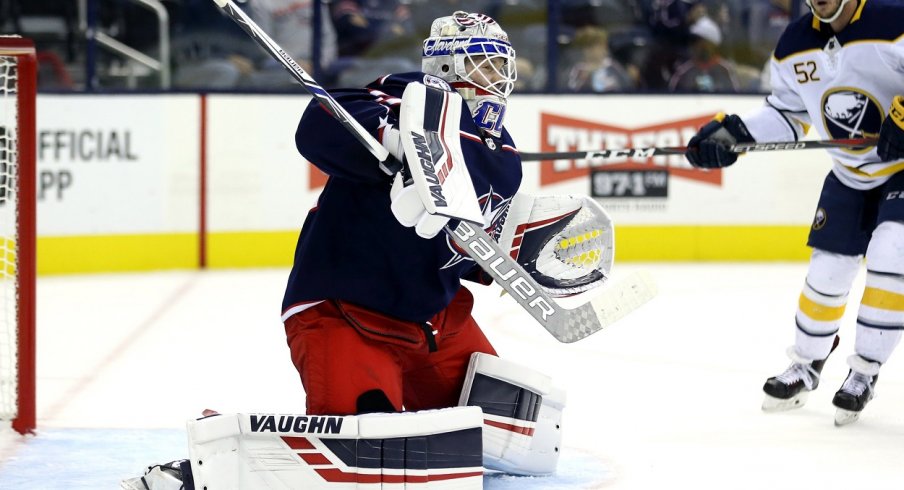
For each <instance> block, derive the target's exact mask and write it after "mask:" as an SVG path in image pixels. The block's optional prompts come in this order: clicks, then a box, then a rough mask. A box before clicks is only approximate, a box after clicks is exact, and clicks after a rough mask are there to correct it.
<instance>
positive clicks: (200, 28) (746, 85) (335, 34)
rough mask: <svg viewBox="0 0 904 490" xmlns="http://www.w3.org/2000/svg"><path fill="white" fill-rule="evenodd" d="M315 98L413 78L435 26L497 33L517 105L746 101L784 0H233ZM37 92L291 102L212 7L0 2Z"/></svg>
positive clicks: (118, 1) (206, 0)
mask: <svg viewBox="0 0 904 490" xmlns="http://www.w3.org/2000/svg"><path fill="white" fill-rule="evenodd" d="M235 1H236V3H237V4H238V5H239V6H240V7H241V8H242V9H243V10H244V11H245V12H246V13H248V14H249V16H251V17H252V18H253V19H254V20H255V21H256V22H257V23H258V24H259V25H260V26H261V27H262V28H263V29H264V30H265V31H266V32H267V33H268V34H269V35H270V36H271V37H272V38H273V39H274V40H275V41H276V42H277V43H279V44H280V45H281V46H282V47H283V48H284V49H285V50H286V51H287V52H288V53H289V54H290V55H292V56H293V57H294V58H295V59H296V61H298V62H299V63H300V64H301V65H302V66H303V67H304V68H305V69H307V70H308V71H309V72H311V73H312V74H313V75H314V77H315V78H316V79H317V80H318V81H319V82H320V83H321V84H322V85H324V86H325V87H327V88H330V87H339V86H361V85H364V84H366V83H368V82H370V81H372V80H374V79H376V78H377V77H379V76H380V75H382V74H385V73H393V72H405V71H416V70H419V68H420V54H421V46H422V41H423V39H424V38H425V37H426V36H427V34H428V32H429V28H430V23H431V22H432V20H433V19H435V18H437V17H441V16H444V15H450V14H451V13H452V12H454V11H456V10H465V11H471V12H483V13H486V14H488V15H490V16H492V17H494V18H495V19H496V20H497V21H499V23H500V24H501V25H502V27H503V29H505V30H506V31H507V32H508V34H509V36H510V38H511V41H512V44H513V45H514V47H515V50H516V53H517V61H518V82H517V90H518V91H520V92H528V93H570V92H586V93H602V92H614V93H635V92H637V93H667V92H675V93H700V92H707V93H758V92H766V91H768V90H769V79H768V78H769V77H768V60H769V58H770V56H771V53H772V49H773V48H774V47H775V43H776V42H777V40H778V38H779V36H780V35H781V33H782V31H783V30H784V28H785V26H787V24H788V22H789V21H790V20H791V19H794V18H796V17H797V16H799V15H802V14H803V13H805V12H807V10H806V7H805V6H804V4H803V1H802V0H800V1H792V0H235ZM0 34H19V35H22V36H25V37H29V38H31V39H33V40H34V41H35V43H36V46H37V49H38V61H39V90H41V91H45V92H58V91H79V92H114V91H143V92H148V91H158V90H165V91H199V90H200V91H215V90H227V91H254V92H268V91H273V92H291V91H295V90H298V89H299V87H298V86H296V85H294V84H295V82H294V80H293V79H292V78H291V77H290V76H289V75H288V74H287V73H285V71H284V69H283V68H282V67H281V66H280V65H278V64H277V63H276V62H275V61H273V60H272V59H271V58H270V57H269V56H268V55H267V54H266V53H265V52H264V51H263V50H262V49H261V48H259V47H258V46H257V45H256V44H255V43H254V42H253V41H252V40H251V39H250V38H249V37H248V36H247V35H246V34H245V33H243V32H242V31H241V29H240V28H239V27H238V26H237V25H235V23H234V22H233V21H232V20H231V19H229V18H228V17H226V16H225V15H223V14H222V13H221V12H220V9H218V8H217V7H216V5H215V4H214V3H213V1H212V0H0Z"/></svg>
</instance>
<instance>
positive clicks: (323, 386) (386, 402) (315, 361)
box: [285, 301, 402, 415]
mask: <svg viewBox="0 0 904 490" xmlns="http://www.w3.org/2000/svg"><path fill="white" fill-rule="evenodd" d="M285 327H286V341H287V343H288V345H289V350H290V354H291V356H292V362H293V364H294V365H295V368H296V369H297V370H298V372H299V374H300V376H301V382H302V384H303V385H304V388H305V394H306V396H307V400H306V412H307V413H308V414H312V415H313V414H328V415H352V414H357V413H367V412H392V411H401V410H402V385H401V379H402V378H401V368H400V366H399V365H398V363H397V360H396V355H395V354H394V352H393V351H392V346H391V345H387V344H384V343H381V342H379V341H376V340H373V339H370V338H366V337H364V336H363V335H362V334H361V332H360V331H359V330H357V329H355V328H354V327H353V326H352V325H350V324H349V321H348V320H347V319H346V318H345V317H344V316H343V315H342V312H341V311H340V310H339V308H338V306H337V305H336V304H335V303H333V302H331V301H324V302H322V303H320V304H318V305H316V306H314V307H312V308H309V309H307V310H304V311H301V312H299V313H296V314H295V315H293V316H291V317H289V318H288V319H287V320H286V322H285Z"/></svg>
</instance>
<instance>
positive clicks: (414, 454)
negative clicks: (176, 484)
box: [188, 407, 483, 490]
mask: <svg viewBox="0 0 904 490" xmlns="http://www.w3.org/2000/svg"><path fill="white" fill-rule="evenodd" d="M482 420H483V417H482V415H481V413H480V410H479V409H477V408H476V407H454V408H448V409H442V410H425V411H421V412H409V413H378V414H367V415H357V416H343V417H340V416H321V415H275V414H231V415H216V416H213V417H207V418H203V419H199V420H191V421H189V422H188V440H189V456H190V461H191V468H192V473H193V476H194V483H195V488H198V489H203V488H207V489H210V490H238V489H249V490H265V489H286V490H289V489H298V488H305V489H327V490H339V489H357V488H363V487H364V486H366V488H380V485H381V484H384V485H385V484H398V485H399V488H403V485H404V488H408V489H415V488H416V489H424V490H430V489H439V488H443V489H446V488H456V489H479V488H482V486H483V467H482V460H481V445H482V437H481V424H482Z"/></svg>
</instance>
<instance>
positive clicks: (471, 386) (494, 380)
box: [459, 352, 565, 475]
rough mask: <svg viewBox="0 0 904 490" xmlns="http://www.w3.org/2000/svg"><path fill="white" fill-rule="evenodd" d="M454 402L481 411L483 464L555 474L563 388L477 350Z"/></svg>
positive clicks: (511, 470)
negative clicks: (477, 408)
mask: <svg viewBox="0 0 904 490" xmlns="http://www.w3.org/2000/svg"><path fill="white" fill-rule="evenodd" d="M459 405H472V406H478V407H480V408H481V409H482V410H483V424H484V426H483V465H484V466H485V467H486V468H488V469H492V470H498V471H503V472H505V473H511V474H516V475H548V474H551V473H553V472H555V469H556V465H557V464H558V461H559V446H560V444H561V441H562V409H563V408H564V407H565V392H564V391H563V390H561V389H558V388H555V387H554V386H552V381H551V380H550V378H549V377H548V376H546V375H543V374H541V373H538V372H537V371H534V370H532V369H529V368H526V367H524V366H520V365H518V364H515V363H512V362H509V361H506V360H503V359H500V358H498V357H496V356H492V355H489V354H483V353H479V352H478V353H474V354H472V355H471V362H470V365H469V366H468V373H467V375H466V377H465V384H464V387H463V388H462V393H461V398H460V400H459Z"/></svg>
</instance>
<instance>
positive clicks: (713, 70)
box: [669, 17, 739, 92]
mask: <svg viewBox="0 0 904 490" xmlns="http://www.w3.org/2000/svg"><path fill="white" fill-rule="evenodd" d="M690 34H691V48H690V54H691V59H689V60H688V61H686V62H684V63H682V64H681V65H679V66H678V68H677V69H676V70H675V74H674V75H672V79H671V80H670V81H669V91H671V92H737V91H738V90H739V84H738V80H737V76H736V74H735V69H734V67H733V66H732V65H731V64H730V63H728V62H726V61H724V60H723V59H722V58H721V56H719V45H720V44H721V43H722V32H721V31H720V30H719V26H718V25H716V23H715V21H713V20H712V19H710V18H709V17H701V18H700V19H698V20H697V21H696V22H695V23H694V24H693V25H692V26H691V27H690Z"/></svg>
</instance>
